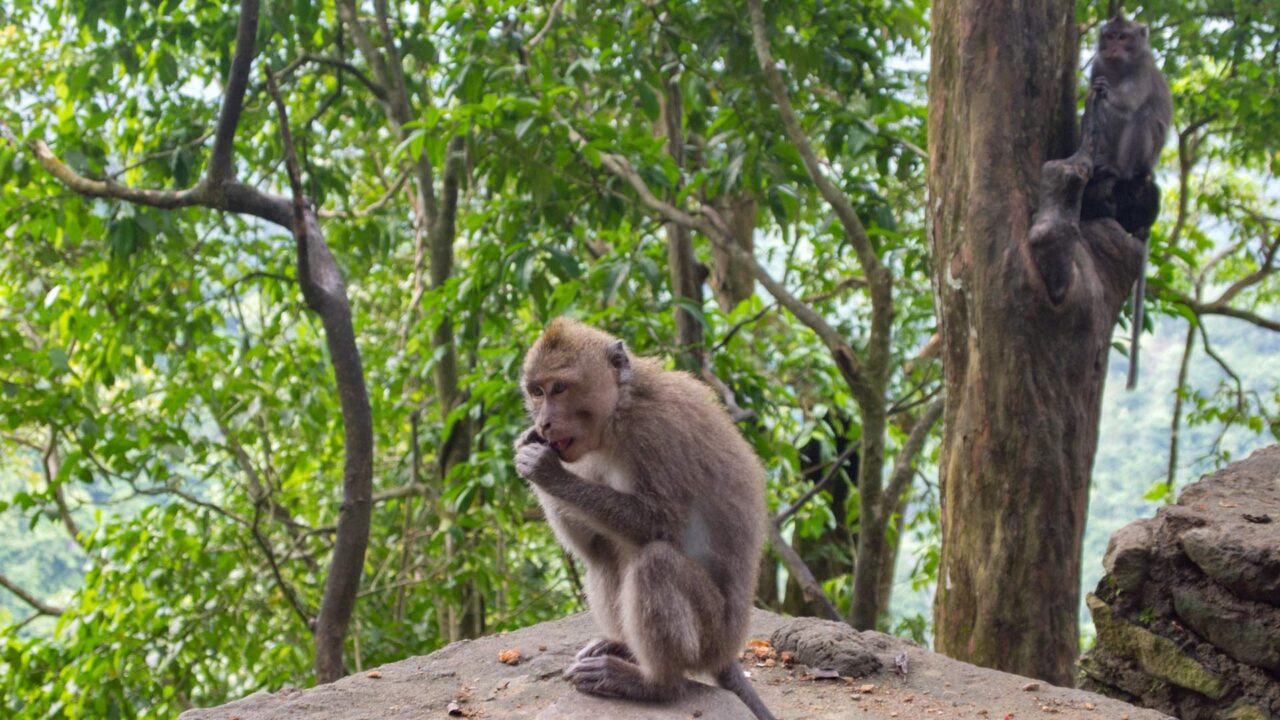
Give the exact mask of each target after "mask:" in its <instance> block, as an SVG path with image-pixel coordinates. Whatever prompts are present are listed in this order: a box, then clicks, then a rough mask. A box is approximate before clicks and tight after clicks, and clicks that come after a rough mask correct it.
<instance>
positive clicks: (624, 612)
mask: <svg viewBox="0 0 1280 720" xmlns="http://www.w3.org/2000/svg"><path fill="white" fill-rule="evenodd" d="M522 376H523V377H522V380H523V390H524V395H525V404H526V407H527V408H528V411H529V415H530V417H531V418H532V419H533V427H532V428H530V429H529V430H527V431H525V432H524V433H523V434H522V435H521V437H520V439H519V440H518V441H517V442H516V470H517V471H518V472H519V473H520V475H521V477H524V478H526V479H528V480H529V481H530V483H531V484H532V487H533V491H534V494H535V495H537V497H538V502H539V503H541V504H542V508H543V510H544V511H545V512H546V516H547V520H548V522H550V524H551V527H552V529H553V530H554V531H555V533H556V536H557V537H558V538H559V540H560V542H561V543H562V544H564V545H565V546H566V547H568V548H569V549H570V550H571V551H572V552H573V553H575V554H576V555H577V556H578V557H580V558H582V560H583V561H584V562H585V563H586V566H587V580H586V589H587V600H588V602H589V604H590V608H591V613H592V615H593V616H594V618H595V620H596V624H597V625H598V627H599V629H600V631H601V633H602V635H603V638H602V639H600V640H595V641H593V642H591V643H590V644H588V645H587V646H586V647H584V648H583V649H582V650H581V651H580V652H579V653H578V657H577V660H576V662H575V663H574V664H573V665H572V666H571V667H570V668H569V669H568V670H567V671H566V672H565V677H566V678H567V679H568V680H569V681H570V682H572V683H573V684H574V686H575V687H576V688H577V689H578V690H581V691H583V692H587V693H591V694H595V695H602V696H605V697H615V698H624V699H629V700H642V701H665V700H671V699H675V698H677V697H679V696H680V694H681V693H682V692H683V691H684V690H685V688H686V687H687V684H688V681H687V679H686V677H685V674H686V673H698V672H708V673H711V674H712V675H713V676H714V677H715V679H716V682H717V683H719V685H720V686H721V687H723V688H725V689H728V690H731V691H733V692H734V693H736V694H737V695H738V696H739V697H741V698H742V700H743V702H745V703H746V704H747V706H748V707H750V708H751V711H752V712H753V713H755V715H756V717H758V718H761V719H762V720H772V718H773V715H772V714H770V712H769V711H768V709H766V708H765V706H764V704H763V703H762V702H761V701H760V697H759V696H758V695H757V694H756V692H755V689H754V688H753V687H752V686H751V682H750V681H749V680H748V679H747V678H746V676H745V675H744V673H743V671H742V668H741V666H739V664H738V657H739V655H740V653H741V652H742V648H743V643H744V642H745V640H746V632H747V619H748V615H749V613H750V610H751V604H752V597H753V595H754V592H755V587H756V573H757V568H758V565H759V558H760V549H761V543H762V541H763V530H764V522H765V507H764V469H763V468H762V466H761V464H760V460H759V459H758V458H757V457H756V455H755V452H754V451H753V450H752V449H751V446H750V445H748V444H747V442H746V440H744V439H743V438H742V436H741V435H740V434H739V433H738V430H737V428H736V427H734V424H733V421H732V420H731V419H730V418H729V415H728V413H727V412H726V411H725V409H724V408H723V407H722V406H721V405H720V404H719V403H718V402H717V401H716V400H715V399H714V397H713V395H712V393H711V390H710V388H708V387H706V386H705V385H703V384H702V383H700V382H698V381H697V380H696V379H694V378H693V377H692V376H691V375H688V374H686V373H682V372H675V371H669V370H664V369H663V368H662V365H661V364H660V363H659V362H658V361H657V360H654V359H652V358H645V357H637V356H632V355H631V354H629V353H628V352H627V349H626V347H625V346H624V345H623V342H622V341H621V340H618V339H616V338H614V337H611V336H609V335H608V334H606V333H604V332H602V331H600V330H596V329H595V328H591V327H588V326H586V325H583V324H581V323H579V322H576V321H574V320H570V319H568V318H563V317H562V318H557V319H555V320H553V321H552V322H551V324H550V325H548V326H547V328H546V330H545V331H544V332H543V334H542V336H541V337H540V338H538V340H537V342H535V343H534V345H533V347H532V348H530V349H529V353H528V355H527V356H526V357H525V361H524V369H523V373H522Z"/></svg>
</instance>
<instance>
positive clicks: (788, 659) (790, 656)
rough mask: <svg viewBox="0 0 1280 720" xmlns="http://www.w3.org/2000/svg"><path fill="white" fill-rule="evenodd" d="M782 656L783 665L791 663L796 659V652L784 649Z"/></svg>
mask: <svg viewBox="0 0 1280 720" xmlns="http://www.w3.org/2000/svg"><path fill="white" fill-rule="evenodd" d="M781 657H782V664H783V665H790V664H791V663H793V662H795V661H796V654H795V653H793V652H791V651H790V650H783V651H782V656H781Z"/></svg>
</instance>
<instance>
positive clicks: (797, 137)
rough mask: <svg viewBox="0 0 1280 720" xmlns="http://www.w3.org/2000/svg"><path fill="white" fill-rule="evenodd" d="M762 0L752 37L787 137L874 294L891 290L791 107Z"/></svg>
mask: <svg viewBox="0 0 1280 720" xmlns="http://www.w3.org/2000/svg"><path fill="white" fill-rule="evenodd" d="M760 2H761V0H748V1H747V12H748V15H749V16H750V19H751V37H752V41H753V44H754V46H755V51H756V59H757V60H758V61H759V64H760V70H761V72H763V74H764V80H765V85H767V86H768V88H769V92H770V93H771V94H772V95H773V99H774V102H775V103H777V105H778V113H779V114H780V115H781V116H782V126H783V128H784V129H785V130H786V133H787V138H788V139H790V140H791V144H792V145H793V146H795V149H796V151H797V152H798V153H799V154H800V158H801V159H802V160H803V161H804V166H805V170H807V171H808V173H809V179H810V180H812V181H813V184H814V185H815V186H816V187H817V188H818V192H819V193H820V194H821V195H822V197H823V199H825V200H826V201H827V204H828V205H830V206H831V209H832V210H834V211H835V214H836V217H837V218H839V220H840V224H841V225H842V226H843V227H844V231H845V236H846V237H847V238H848V239H849V242H850V243H851V244H852V245H853V248H854V251H855V252H856V253H857V255H858V262H859V263H860V264H861V265H862V269H863V271H864V272H865V273H866V275H867V281H868V282H869V283H870V285H871V288H872V294H873V296H874V295H876V294H877V292H876V291H877V289H881V290H882V291H883V290H887V289H888V288H887V283H888V282H889V274H888V272H887V271H886V270H885V268H884V267H883V265H882V264H881V263H880V258H879V256H877V255H876V251H875V248H874V246H872V244H871V238H869V237H868V236H867V231H866V228H864V227H863V226H862V221H861V220H860V219H858V213H857V212H856V211H855V210H854V209H853V203H851V202H849V198H848V197H846V196H845V195H844V193H842V192H841V191H840V190H839V189H838V188H837V187H836V186H835V185H834V184H833V183H832V182H831V180H830V179H828V178H827V176H826V175H825V174H823V172H822V167H821V164H820V163H819V161H818V156H817V154H815V153H814V151H813V146H812V145H811V144H810V143H809V138H808V136H806V135H805V132H804V129H803V128H802V127H801V126H800V119H799V118H797V117H796V113H795V110H794V109H793V108H792V107H791V100H790V98H788V97H787V88H786V85H785V84H784V83H783V82H782V74H781V73H779V72H778V66H777V63H776V62H775V61H774V58H773V53H772V51H771V50H770V49H769V40H768V38H767V37H765V27H764V10H763V9H762V8H761V5H760ZM881 286H884V287H881Z"/></svg>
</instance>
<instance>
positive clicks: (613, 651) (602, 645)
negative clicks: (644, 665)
mask: <svg viewBox="0 0 1280 720" xmlns="http://www.w3.org/2000/svg"><path fill="white" fill-rule="evenodd" d="M604 655H612V656H614V657H620V658H622V659H623V660H627V661H629V662H635V661H636V656H635V655H633V654H632V653H631V649H630V648H628V647H627V646H626V645H624V644H622V643H620V642H618V641H617V640H604V639H601V640H592V641H591V642H589V643H587V644H586V645H584V646H583V647H582V649H581V650H579V651H578V655H577V657H575V658H574V659H575V660H586V659H587V658H593V657H601V656H604Z"/></svg>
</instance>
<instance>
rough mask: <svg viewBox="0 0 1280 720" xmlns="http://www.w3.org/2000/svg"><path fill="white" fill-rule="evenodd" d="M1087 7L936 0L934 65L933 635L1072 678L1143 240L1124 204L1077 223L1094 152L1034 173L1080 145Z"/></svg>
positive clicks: (993, 661) (967, 653)
mask: <svg viewBox="0 0 1280 720" xmlns="http://www.w3.org/2000/svg"><path fill="white" fill-rule="evenodd" d="M1074 11H1075V8H1074V3H1072V2H1066V1H1065V0H1028V1H1026V2H1018V3H1015V2H1010V1H1009V0H998V1H997V2H990V1H989V0H940V1H939V2H937V3H935V4H934V6H933V29H934V35H933V45H932V72H931V75H930V80H929V105H930V107H929V118H930V119H929V156H930V170H929V205H928V206H929V209H930V213H931V220H932V228H931V243H932V247H933V257H934V262H933V267H934V291H935V293H936V299H937V307H938V314H939V323H940V326H941V334H942V342H943V353H944V354H943V364H944V367H945V375H946V397H947V404H946V414H945V423H944V425H945V430H944V435H943V440H942V449H941V459H940V468H939V475H940V477H939V480H940V485H941V488H942V558H941V565H940V567H939V569H938V573H939V574H938V594H937V600H936V604H935V608H934V611H935V632H936V643H937V649H938V650H939V651H941V652H943V653H946V654H947V655H950V656H952V657H955V658H959V659H962V660H966V661H969V662H973V663H976V664H979V665H984V666H987V667H993V668H999V669H1002V670H1007V671H1010V672H1016V673H1020V674H1023V675H1030V676H1034V677H1039V678H1042V679H1045V680H1047V681H1050V682H1053V683H1057V684H1063V685H1069V684H1070V683H1071V678H1072V672H1071V670H1072V664H1073V663H1074V661H1075V659H1076V655H1077V653H1078V635H1077V633H1078V631H1077V618H1078V614H1079V588H1080V543H1081V536H1082V533H1083V531H1084V520H1085V510H1086V507H1087V505H1088V489H1089V476H1090V471H1091V469H1092V465H1093V456H1094V451H1095V449H1096V445H1097V436H1098V419H1099V407H1100V400H1101V397H1102V386H1103V381H1104V379H1105V377H1106V368H1107V350H1108V347H1109V340H1110V337H1111V330H1112V327H1113V325H1114V323H1115V319H1116V317H1117V315H1118V313H1119V310H1120V307H1121V305H1122V304H1123V302H1124V300H1125V297H1126V295H1127V293H1128V292H1129V288H1130V287H1131V286H1132V284H1133V282H1134V280H1135V279H1136V278H1137V274H1138V263H1139V260H1140V258H1141V252H1142V247H1141V244H1140V243H1139V242H1138V241H1136V240H1134V239H1133V238H1130V237H1129V236H1128V235H1125V234H1124V232H1123V231H1122V230H1121V229H1120V227H1119V226H1118V225H1116V224H1115V222H1114V221H1112V220H1102V221H1093V222H1090V223H1085V224H1083V225H1079V224H1078V221H1077V218H1078V213H1079V195H1080V191H1081V190H1082V188H1083V184H1084V181H1085V179H1087V177H1088V172H1089V170H1090V167H1089V160H1088V157H1087V155H1083V156H1082V157H1081V158H1076V159H1075V160H1076V161H1075V162H1073V163H1050V164H1049V165H1048V166H1046V167H1045V169H1044V179H1043V182H1044V186H1043V189H1041V188H1040V187H1038V180H1039V179H1040V177H1041V165H1042V164H1043V163H1044V162H1045V161H1046V160H1049V159H1052V158H1061V157H1065V156H1066V155H1068V154H1070V153H1071V152H1072V150H1073V146H1074V140H1075V88H1076V68H1077V54H1078V50H1077V46H1078V42H1077V36H1076V28H1075V24H1074V23H1075V15H1074ZM1046 191H1048V192H1046ZM1039 198H1043V199H1044V200H1045V205H1046V207H1045V208H1044V209H1042V211H1041V213H1040V215H1038V216H1037V217H1036V223H1035V225H1034V226H1033V223H1032V215H1033V213H1035V212H1036V207H1037V201H1038V199H1039Z"/></svg>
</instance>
